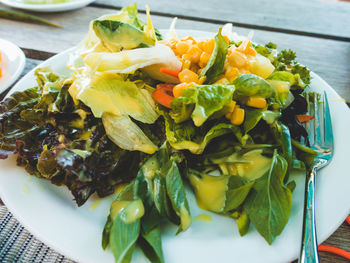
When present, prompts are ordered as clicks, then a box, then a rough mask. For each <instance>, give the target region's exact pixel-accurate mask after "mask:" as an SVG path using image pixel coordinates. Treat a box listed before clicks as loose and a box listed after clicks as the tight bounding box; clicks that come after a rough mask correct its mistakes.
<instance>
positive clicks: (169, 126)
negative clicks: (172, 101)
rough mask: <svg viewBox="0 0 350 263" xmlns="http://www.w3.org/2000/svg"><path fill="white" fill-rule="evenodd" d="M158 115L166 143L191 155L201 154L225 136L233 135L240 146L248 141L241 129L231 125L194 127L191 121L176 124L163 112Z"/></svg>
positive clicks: (220, 124)
mask: <svg viewBox="0 0 350 263" xmlns="http://www.w3.org/2000/svg"><path fill="white" fill-rule="evenodd" d="M160 114H162V115H163V117H164V119H165V133H166V137H167V141H168V142H169V144H170V145H171V146H172V147H173V148H174V149H176V150H189V151H190V152H191V153H193V154H201V153H202V152H203V151H204V149H205V147H206V146H207V144H208V143H209V142H210V141H211V140H213V139H214V138H217V137H219V136H222V135H225V134H233V136H232V139H233V140H236V141H237V142H239V143H240V144H242V145H244V144H245V143H246V142H247V140H248V136H247V135H243V134H242V131H241V129H240V128H239V127H238V126H235V125H233V124H231V123H219V124H214V125H213V124H208V125H202V126H201V127H196V126H194V124H193V122H192V121H191V120H188V121H185V122H182V123H178V124H177V123H175V122H174V120H173V119H172V118H171V117H170V116H169V114H168V113H166V112H165V111H160Z"/></svg>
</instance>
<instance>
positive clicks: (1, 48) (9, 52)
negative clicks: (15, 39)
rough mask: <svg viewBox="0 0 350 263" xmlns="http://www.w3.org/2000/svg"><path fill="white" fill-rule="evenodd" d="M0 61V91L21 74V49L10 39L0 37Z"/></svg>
mask: <svg viewBox="0 0 350 263" xmlns="http://www.w3.org/2000/svg"><path fill="white" fill-rule="evenodd" d="M0 53H1V61H0V68H1V72H2V76H1V77H0V93H1V92H3V91H5V90H6V89H7V88H8V87H10V86H11V85H12V84H13V83H14V82H15V81H16V79H17V78H18V77H19V76H20V75H21V73H22V71H23V69H24V65H25V61H26V58H25V55H24V53H23V51H22V50H21V49H20V48H19V47H17V46H16V45H15V44H13V43H11V42H10V41H7V40H4V39H0Z"/></svg>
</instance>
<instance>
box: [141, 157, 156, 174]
mask: <svg viewBox="0 0 350 263" xmlns="http://www.w3.org/2000/svg"><path fill="white" fill-rule="evenodd" d="M142 169H143V173H144V174H145V176H146V177H147V178H149V179H152V178H153V177H154V174H155V172H156V171H157V170H158V169H159V163H158V162H157V161H156V160H154V159H150V160H149V161H147V163H146V165H144V166H143V168H142Z"/></svg>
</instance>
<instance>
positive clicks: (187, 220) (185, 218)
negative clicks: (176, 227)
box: [180, 204, 192, 230]
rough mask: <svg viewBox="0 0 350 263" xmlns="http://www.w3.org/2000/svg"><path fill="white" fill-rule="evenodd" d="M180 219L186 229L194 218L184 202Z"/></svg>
mask: <svg viewBox="0 0 350 263" xmlns="http://www.w3.org/2000/svg"><path fill="white" fill-rule="evenodd" d="M180 220H181V226H182V229H183V230H186V229H187V228H189V227H190V225H191V222H192V218H191V216H190V214H189V213H188V210H187V209H186V208H185V205H184V204H182V205H181V207H180Z"/></svg>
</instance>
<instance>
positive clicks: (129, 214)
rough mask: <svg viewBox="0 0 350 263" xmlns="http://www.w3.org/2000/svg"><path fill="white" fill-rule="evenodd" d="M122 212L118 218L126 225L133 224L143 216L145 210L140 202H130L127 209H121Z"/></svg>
mask: <svg viewBox="0 0 350 263" xmlns="http://www.w3.org/2000/svg"><path fill="white" fill-rule="evenodd" d="M122 210H123V213H122V214H121V215H120V217H121V219H122V220H123V221H124V223H126V224H130V223H133V222H135V221H136V220H137V219H139V218H141V217H142V216H143V215H144V214H145V208H144V206H143V203H142V201H141V200H136V201H132V202H131V203H130V204H129V205H128V206H127V207H125V209H124V208H123V209H122Z"/></svg>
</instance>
